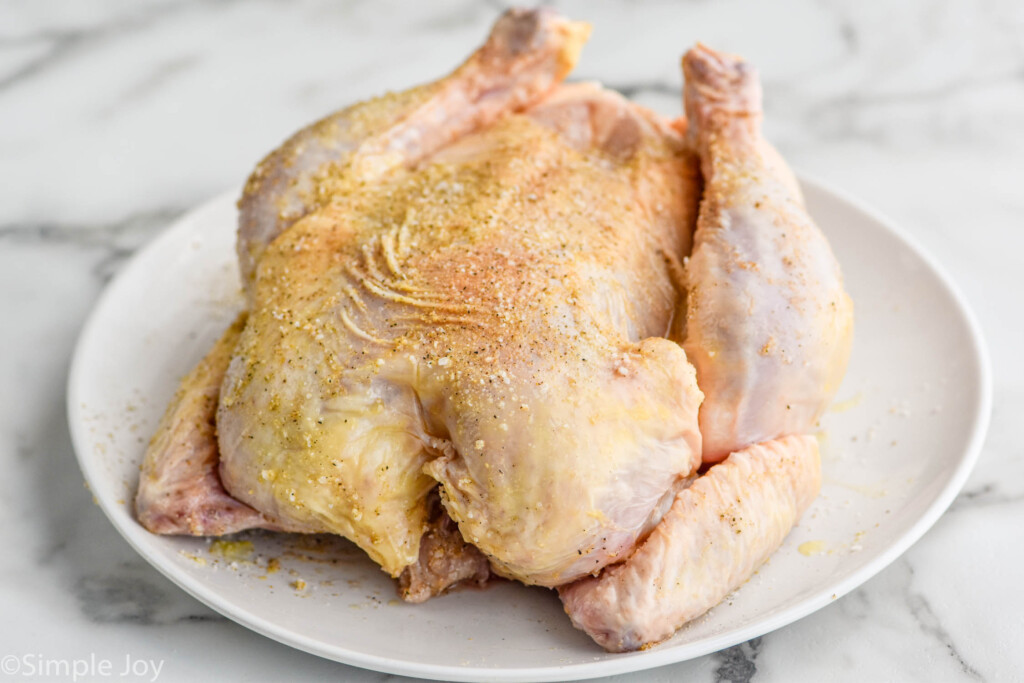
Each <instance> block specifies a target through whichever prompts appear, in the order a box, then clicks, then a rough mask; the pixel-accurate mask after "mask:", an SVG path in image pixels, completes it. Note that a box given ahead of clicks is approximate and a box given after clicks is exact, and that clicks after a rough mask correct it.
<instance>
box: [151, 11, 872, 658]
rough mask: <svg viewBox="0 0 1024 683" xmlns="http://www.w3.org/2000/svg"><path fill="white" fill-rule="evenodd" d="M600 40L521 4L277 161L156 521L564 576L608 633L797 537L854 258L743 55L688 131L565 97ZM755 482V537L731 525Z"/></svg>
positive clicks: (404, 564) (735, 580) (427, 562)
mask: <svg viewBox="0 0 1024 683" xmlns="http://www.w3.org/2000/svg"><path fill="white" fill-rule="evenodd" d="M588 34H589V28H588V27H587V26H586V25H585V24H581V23H577V22H570V21H567V20H565V19H563V18H561V17H559V16H558V15H556V14H555V13H553V12H551V11H549V10H510V11H509V12H507V13H506V14H505V15H504V16H503V17H502V18H501V19H500V20H499V21H498V22H497V23H496V25H495V27H494V29H493V30H492V33H491V35H490V37H489V39H488V41H487V42H486V43H485V44H484V45H483V46H482V47H481V48H480V49H479V50H478V51H477V52H475V53H474V54H473V55H472V56H471V57H470V58H469V59H468V60H467V61H466V62H465V63H464V64H463V65H462V66H460V67H459V68H458V69H456V70H455V71H454V72H453V73H452V74H450V75H449V76H447V77H445V78H442V79H441V80H439V81H436V82H434V83H431V84H427V85H424V86H420V87H417V88H413V89H411V90H408V91H405V92H401V93H397V94H392V95H387V96H385V97H382V98H379V99H376V100H371V101H369V102H365V103H360V104H356V105H353V106H351V107H349V108H347V109H345V110H342V111H341V112H339V113H337V114H334V115H332V116H330V117H328V118H326V119H324V120H322V121H320V122H318V123H315V124H313V125H312V126H310V127H308V128H306V129H304V130H303V131H300V132H299V133H297V134H296V135H295V136H293V137H292V138H291V139H290V140H288V141H287V142H286V143H285V144H284V145H283V146H282V147H281V148H279V149H278V150H277V151H275V152H274V153H272V154H271V155H269V156H268V157H267V158H266V159H264V160H263V161H262V162H261V163H260V164H259V166H257V169H256V170H255V172H254V173H253V175H252V177H251V178H250V179H249V182H248V183H247V185H246V188H245V191H244V194H243V197H242V199H241V201H240V203H239V206H240V222H239V235H238V254H239V263H240V268H241V272H242V277H243V282H244V283H245V287H246V290H247V293H248V298H249V307H248V315H247V317H244V318H243V319H240V321H239V322H238V323H236V325H235V326H233V327H232V329H230V330H229V331H228V332H227V333H226V334H225V337H224V338H223V339H222V340H221V342H219V343H218V345H217V346H216V347H215V349H214V350H213V351H212V352H211V353H210V355H209V356H208V357H207V358H206V359H205V360H204V361H203V363H201V364H200V366H199V367H197V369H196V370H195V371H193V372H192V373H191V374H190V375H189V376H188V377H186V379H185V380H184V382H183V384H182V387H181V389H180V390H179V393H178V395H177V396H176V397H175V399H174V401H172V404H171V406H170V407H169V408H168V411H167V413H166V414H165V417H164V419H163V421H162V422H161V425H160V427H159V429H158V432H157V435H156V436H155V437H154V439H153V441H152V442H151V444H150V448H149V450H148V451H147V454H146V458H145V461H144V464H143V472H142V477H141V480H140V487H139V493H138V498H137V503H136V504H137V511H138V516H139V519H140V521H141V522H142V523H143V524H144V525H145V526H147V528H149V529H150V530H152V531H154V532H157V533H187V534H197V535H218V534H224V533H232V532H235V531H239V530H241V529H244V528H253V527H262V528H269V529H277V530H283V531H292V532H304V533H333V534H340V535H342V536H345V537H346V538H349V539H351V540H352V541H354V542H355V543H357V544H358V545H359V546H360V547H361V548H362V549H363V550H365V551H366V552H367V554H368V555H369V556H370V557H371V558H372V559H373V560H374V561H376V562H377V563H378V564H380V565H381V567H382V568H383V569H384V570H385V571H386V572H388V573H389V574H390V575H392V576H394V577H396V578H398V579H399V581H400V586H401V591H402V594H403V596H404V597H405V598H406V599H409V600H412V601H422V600H425V599H426V598H428V597H430V596H432V595H436V594H438V593H441V592H443V591H445V590H447V589H449V588H450V587H451V586H453V585H455V584H457V583H459V582H466V581H473V582H478V583H479V582H483V581H486V579H487V578H488V576H489V575H490V574H491V573H492V572H493V573H495V574H498V575H501V576H505V577H508V578H512V579H516V580H519V581H522V582H523V583H527V584H535V585H542V586H549V587H559V590H560V594H561V596H562V598H563V601H564V602H565V605H566V609H567V611H568V612H569V614H570V616H571V617H572V618H573V620H574V623H576V624H577V626H579V627H580V628H583V629H584V630H586V631H587V632H588V633H590V634H591V635H592V636H593V637H594V638H595V639H596V640H597V641H598V642H599V643H600V644H602V645H603V646H605V647H606V648H609V649H616V650H623V649H634V648H637V647H641V646H645V645H648V644H650V643H652V642H656V641H658V640H661V639H664V638H666V637H668V636H670V635H671V634H672V632H674V631H675V629H676V628H678V627H679V626H680V625H681V624H682V623H683V622H684V621H686V620H687V619H689V618H692V617H693V616H696V615H697V614H699V613H701V612H703V611H705V610H707V609H708V608H710V607H711V606H713V605H714V604H715V602H717V601H718V599H720V598H721V595H723V594H724V593H721V591H722V590H723V589H725V590H731V589H732V588H735V587H736V586H737V585H738V584H739V583H742V582H743V581H744V580H745V579H746V578H747V577H748V576H749V575H750V572H752V571H753V570H754V569H756V567H757V566H758V565H759V564H760V563H761V562H762V561H763V559H764V558H765V557H767V556H768V554H770V553H771V552H772V551H773V550H774V549H775V548H777V547H778V545H779V544H780V543H781V542H782V539H783V538H784V537H785V535H786V533H788V531H789V528H790V527H791V526H792V524H793V523H795V521H796V520H797V519H798V518H799V516H800V513H801V512H802V511H803V509H804V508H805V507H806V506H807V505H808V504H809V502H810V501H811V500H812V499H813V497H814V495H816V493H817V489H818V485H819V472H818V460H817V447H816V443H815V442H814V440H813V439H809V438H806V437H799V436H788V438H778V439H777V438H776V437H787V435H799V434H805V433H807V432H808V431H810V430H811V429H812V427H813V424H814V422H815V420H816V419H817V417H818V415H819V414H820V412H821V410H822V409H823V407H824V406H825V405H826V403H827V402H828V400H829V399H830V398H831V395H832V393H833V392H834V391H835V389H836V388H837V386H836V385H837V384H838V381H839V379H841V377H842V374H843V372H844V369H845V363H846V356H847V354H848V350H849V335H850V329H851V327H850V326H851V322H850V321H851V319H852V318H851V307H850V304H849V299H848V298H847V297H846V295H845V293H844V292H843V290H842V283H841V279H840V276H839V271H838V266H837V265H836V263H835V260H834V258H833V257H832V254H831V251H830V250H829V248H828V245H827V243H826V242H825V240H824V238H823V237H822V236H821V234H820V233H819V232H818V231H817V228H816V227H815V226H814V224H813V223H812V222H811V220H810V218H809V217H808V216H807V214H806V211H805V210H804V209H803V206H802V200H801V199H800V196H799V192H798V190H796V189H795V183H794V182H793V180H792V177H791V175H790V174H789V172H788V170H787V169H786V167H785V164H784V163H783V162H782V160H781V158H780V157H778V155H777V154H775V153H774V152H773V151H771V149H770V148H769V147H768V146H767V145H766V144H765V143H764V142H763V140H762V139H761V137H760V130H759V122H760V93H759V90H758V85H757V81H756V75H755V74H754V73H753V71H752V70H751V69H749V67H747V66H746V65H744V64H743V63H742V62H741V61H739V60H736V59H734V58H731V57H728V56H724V55H719V54H717V53H715V52H713V51H711V50H709V49H707V48H703V47H699V48H697V49H695V50H693V51H691V52H690V53H688V55H687V58H686V60H685V61H684V67H685V71H686V76H687V91H686V104H687V114H688V120H689V124H687V119H680V120H677V121H668V120H665V119H663V118H662V117H660V116H659V115H657V114H654V113H653V112H650V111H648V110H645V109H643V108H641V107H639V106H637V105H635V104H632V103H630V102H628V101H626V100H624V99H623V98H622V97H621V96H619V95H617V94H616V93H613V92H611V91H607V90H604V89H602V88H601V87H600V86H598V85H595V84H569V85H566V84H563V83H562V80H563V79H564V78H565V76H566V75H567V74H568V73H569V71H570V70H571V69H572V67H573V65H574V64H575V61H576V59H577V57H578V55H579V51H580V49H581V47H582V45H583V43H584V42H585V40H586V38H587V36H588ZM702 185H703V192H702V190H701V188H702ZM698 207H699V216H698ZM694 231H696V232H694ZM691 245H692V254H691ZM691 362H692V363H693V364H691ZM694 366H696V368H695V367H694ZM782 406H786V407H785V408H784V409H783V408H782ZM772 439H775V440H774V441H771V440H772ZM756 442H766V443H763V444H761V445H757V446H755V445H754V444H755V443H756ZM734 451H741V452H740V453H737V454H735V455H732V456H730V457H728V458H727V459H726V460H725V461H724V462H723V463H721V464H719V465H714V466H712V467H710V469H708V470H707V472H706V473H704V474H703V475H702V476H701V477H699V478H698V477H697V475H698V469H699V468H700V467H701V464H702V461H705V462H715V461H717V460H720V459H721V458H723V457H724V456H726V455H728V454H729V453H732V452H734ZM744 468H745V469H744ZM744 473H745V474H744ZM723 491H724V492H726V493H727V494H728V495H725V496H724V497H723V494H722V492H723ZM740 499H742V501H743V503H742V509H743V514H744V515H745V517H744V519H745V520H746V522H745V523H748V524H750V525H751V526H750V527H749V528H750V529H752V530H754V531H755V533H748V534H746V535H745V536H743V537H742V538H741V537H740V534H737V533H735V529H734V528H729V529H725V528H722V525H721V524H720V523H716V522H715V519H716V515H720V513H721V510H720V508H721V507H722V506H723V505H731V506H735V505H737V504H738V503H739V501H740ZM718 518H719V519H720V517H718ZM729 533H732V534H733V535H732V536H730V537H729V542H730V543H731V545H730V548H731V549H730V551H729V552H728V553H727V554H725V555H719V556H717V557H715V558H713V560H712V561H710V562H709V563H707V564H706V565H705V564H702V563H703V562H705V560H706V559H707V556H706V554H705V553H703V552H702V551H701V545H700V544H701V543H713V542H714V541H715V540H716V539H718V538H720V537H721V536H722V535H723V534H726V535H727V534H729ZM666 563H669V564H666ZM726 565H728V566H726ZM659 580H665V581H674V582H675V584H674V585H675V586H676V590H663V589H662V588H661V587H659V588H657V589H655V588H654V586H658V585H660V584H658V583H657V582H658V581H659ZM652 581H653V582H654V583H652ZM679 582H686V583H687V585H686V586H685V590H684V589H682V588H680V586H681V584H680V583H679ZM652 591H653V592H652ZM652 596H654V597H652ZM694 596H698V597H696V598H695V597H694ZM715 596H718V597H717V598H715ZM645 600H647V601H650V600H655V601H656V602H660V603H661V606H662V607H663V609H660V610H650V609H640V610H637V609H635V607H636V605H641V606H642V605H644V604H645V603H644V601H645Z"/></svg>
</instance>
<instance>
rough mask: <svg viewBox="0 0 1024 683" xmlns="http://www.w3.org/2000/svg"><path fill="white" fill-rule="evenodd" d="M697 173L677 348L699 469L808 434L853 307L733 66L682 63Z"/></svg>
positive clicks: (689, 57) (845, 349)
mask: <svg viewBox="0 0 1024 683" xmlns="http://www.w3.org/2000/svg"><path fill="white" fill-rule="evenodd" d="M683 71H684V73H685V76H686V85H685V89H684V93H685V105H686V113H687V117H688V119H689V128H688V136H689V138H690V141H691V142H692V144H693V145H694V147H695V149H696V150H697V151H698V153H699V154H700V159H701V169H702V172H703V176H704V195H703V198H702V200H701V207H700V216H699V219H698V223H697V232H696V234H695V235H694V247H693V254H692V255H691V257H690V259H689V263H688V265H687V268H686V280H687V297H686V305H685V316H681V317H684V318H685V342H684V344H683V347H684V348H685V349H686V353H687V356H688V357H689V358H690V359H691V361H692V362H693V363H694V365H695V366H696V368H697V379H698V382H699V384H700V387H701V389H702V390H703V391H704V394H705V400H704V405H703V406H702V407H701V410H700V429H701V434H702V435H703V437H704V460H705V461H707V462H716V461H718V460H721V459H722V458H724V457H725V456H726V455H728V454H729V453H730V452H732V451H734V450H737V449H740V448H743V447H745V446H747V445H749V444H752V443H757V442H759V441H764V440H766V439H771V438H774V437H776V436H780V435H784V434H800V433H805V432H809V431H811V429H812V428H813V425H814V423H815V422H816V421H817V419H818V417H819V416H820V415H821V413H822V411H823V410H824V409H825V407H826V406H827V405H828V403H829V401H831V399H832V397H833V395H834V394H835V392H836V390H837V389H838V388H839V384H840V382H841V381H842V378H843V375H844V374H845V372H846V363H847V360H848V358H849V354H850V344H851V341H852V337H853V304H852V303H851V301H850V297H849V296H848V295H847V294H846V292H845V290H844V289H843V280H842V275H841V274H840V270H839V264H838V263H837V262H836V259H835V257H834V256H833V254H832V250H831V248H830V247H829V244H828V241H827V240H826V239H825V237H824V235H822V234H821V231H820V230H818V228H817V226H816V225H815V224H814V221H813V220H811V217H810V216H809V215H808V214H807V210H806V209H805V208H804V206H803V201H802V198H801V196H800V194H799V190H798V189H797V187H796V182H795V180H794V179H793V175H792V173H791V172H790V171H789V169H788V168H787V167H786V165H785V163H784V162H783V161H782V158H781V157H780V156H779V155H778V154H777V153H776V152H775V151H774V150H773V149H772V148H771V147H770V146H769V145H768V144H767V143H766V142H765V141H764V139H763V138H762V137H761V87H760V84H759V82H758V79H757V73H756V71H755V70H754V69H753V68H752V67H751V66H749V65H748V64H746V63H745V62H743V61H742V60H740V59H739V58H737V57H733V56H730V55H724V54H721V53H718V52H715V51H713V50H711V49H709V48H707V47H705V46H698V47H696V48H694V49H693V50H690V51H689V52H688V53H687V54H686V56H685V58H684V59H683Z"/></svg>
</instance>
